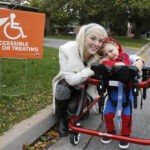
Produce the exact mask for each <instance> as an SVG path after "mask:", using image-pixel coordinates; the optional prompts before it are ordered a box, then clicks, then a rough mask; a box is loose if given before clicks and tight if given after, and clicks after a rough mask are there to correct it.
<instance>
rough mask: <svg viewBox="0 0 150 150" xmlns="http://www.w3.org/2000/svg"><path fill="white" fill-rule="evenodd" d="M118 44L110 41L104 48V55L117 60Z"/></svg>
mask: <svg viewBox="0 0 150 150" xmlns="http://www.w3.org/2000/svg"><path fill="white" fill-rule="evenodd" d="M118 48H119V47H118V46H117V45H113V44H111V43H108V44H106V45H105V47H104V50H103V56H104V57H105V58H107V59H109V60H115V59H117V58H118V56H119V51H118Z"/></svg>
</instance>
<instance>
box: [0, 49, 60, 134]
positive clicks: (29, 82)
mask: <svg viewBox="0 0 150 150" xmlns="http://www.w3.org/2000/svg"><path fill="white" fill-rule="evenodd" d="M0 69H1V72H0V92H1V95H0V135H1V134H2V133H3V132H4V131H6V130H7V129H8V128H10V127H11V126H13V125H14V124H16V123H17V122H19V121H21V120H23V119H25V118H27V117H29V116H31V115H32V114H34V113H35V112H37V111H38V110H41V109H43V108H45V107H46V106H47V105H49V104H50V103H51V99H52V88H51V86H52V84H51V81H52V79H53V77H54V76H55V74H56V73H57V72H58V70H59V65H58V50H57V49H54V48H44V56H43V59H41V60H39V59H38V60H35V59H34V60H22V59H20V60H18V59H17V60H15V59H0ZM26 69H27V70H26ZM11 95H14V96H11Z"/></svg>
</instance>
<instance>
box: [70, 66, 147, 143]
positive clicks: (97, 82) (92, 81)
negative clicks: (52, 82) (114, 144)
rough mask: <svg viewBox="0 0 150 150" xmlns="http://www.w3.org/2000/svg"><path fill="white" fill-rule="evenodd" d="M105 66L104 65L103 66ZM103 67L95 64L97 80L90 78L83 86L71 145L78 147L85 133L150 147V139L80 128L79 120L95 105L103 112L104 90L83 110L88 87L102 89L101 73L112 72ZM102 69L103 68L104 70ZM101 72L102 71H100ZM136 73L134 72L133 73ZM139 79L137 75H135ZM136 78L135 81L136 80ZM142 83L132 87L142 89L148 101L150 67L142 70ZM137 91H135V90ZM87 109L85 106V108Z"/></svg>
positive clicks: (73, 126) (71, 124)
mask: <svg viewBox="0 0 150 150" xmlns="http://www.w3.org/2000/svg"><path fill="white" fill-rule="evenodd" d="M103 66H104V65H103ZM103 66H101V65H100V64H94V65H93V66H92V67H91V69H92V70H93V71H94V72H95V74H96V79H95V78H89V79H88V80H87V81H86V82H84V83H83V84H82V87H81V90H82V92H81V98H80V102H79V105H78V109H77V112H76V114H75V116H73V117H72V118H71V120H70V122H69V130H70V143H71V144H73V145H77V144H78V143H79V142H80V133H84V134H88V135H93V136H100V137H105V138H106V137H107V138H110V139H115V140H120V141H126V142H130V143H135V144H141V145H150V139H141V138H136V137H132V136H130V137H126V136H121V135H114V134H109V133H106V132H101V131H95V130H90V129H87V128H83V127H81V126H80V123H79V120H80V118H81V117H82V116H83V115H84V114H85V113H86V112H87V111H89V110H90V109H91V108H92V107H93V105H94V104H96V103H98V104H99V111H100V112H101V108H100V107H103V106H101V104H102V101H103V100H104V93H103V92H104V90H103V89H101V91H100V89H98V91H100V92H99V96H98V97H97V98H95V99H92V100H91V101H90V103H89V104H88V106H87V107H86V108H83V104H84V101H86V100H87V98H85V91H86V88H87V85H88V84H89V83H90V84H93V85H96V86H97V87H98V88H99V87H101V86H100V84H101V83H102V85H103V82H101V81H102V80H100V79H102V78H101V76H100V74H99V72H101V71H103V72H104V71H106V72H107V73H109V74H110V70H109V69H108V70H107V68H104V67H103ZM100 68H103V69H104V70H103V69H102V70H101V69H100ZM132 69H133V70H134V67H133V68H131V70H132ZM98 70H100V71H98ZM133 72H134V71H133ZM135 76H136V77H137V75H135ZM135 76H134V79H135ZM142 76H143V77H142V81H141V82H137V79H136V81H135V82H134V83H135V84H134V83H132V85H130V86H131V87H132V88H136V89H137V88H138V89H139V88H142V89H143V99H146V90H147V89H148V88H149V87H150V67H144V68H143V70H142ZM134 90H135V89H134ZM133 95H134V108H137V96H138V93H133ZM84 107H85V106H84Z"/></svg>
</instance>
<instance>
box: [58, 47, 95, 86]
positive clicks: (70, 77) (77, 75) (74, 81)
mask: <svg viewBox="0 0 150 150" xmlns="http://www.w3.org/2000/svg"><path fill="white" fill-rule="evenodd" d="M72 61H73V60H72ZM59 63H60V70H61V73H62V74H63V75H64V78H65V80H66V81H67V83H68V84H69V85H71V86H75V85H78V84H80V83H82V82H84V81H85V80H87V79H88V77H90V76H92V75H94V72H93V71H92V70H91V69H90V67H87V68H84V69H82V70H81V71H79V72H75V71H71V70H73V69H72V68H69V67H68V56H67V54H66V53H65V52H64V49H63V48H61V47H60V49H59Z"/></svg>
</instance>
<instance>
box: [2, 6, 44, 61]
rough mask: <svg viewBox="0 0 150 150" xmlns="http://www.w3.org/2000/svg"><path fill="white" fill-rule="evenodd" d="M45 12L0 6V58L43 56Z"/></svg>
mask: <svg viewBox="0 0 150 150" xmlns="http://www.w3.org/2000/svg"><path fill="white" fill-rule="evenodd" d="M44 26H45V14H44V13H35V12H27V11H18V10H10V9H3V8H0V58H35V59H41V58H42V57H43V53H42V50H43V41H44Z"/></svg>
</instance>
